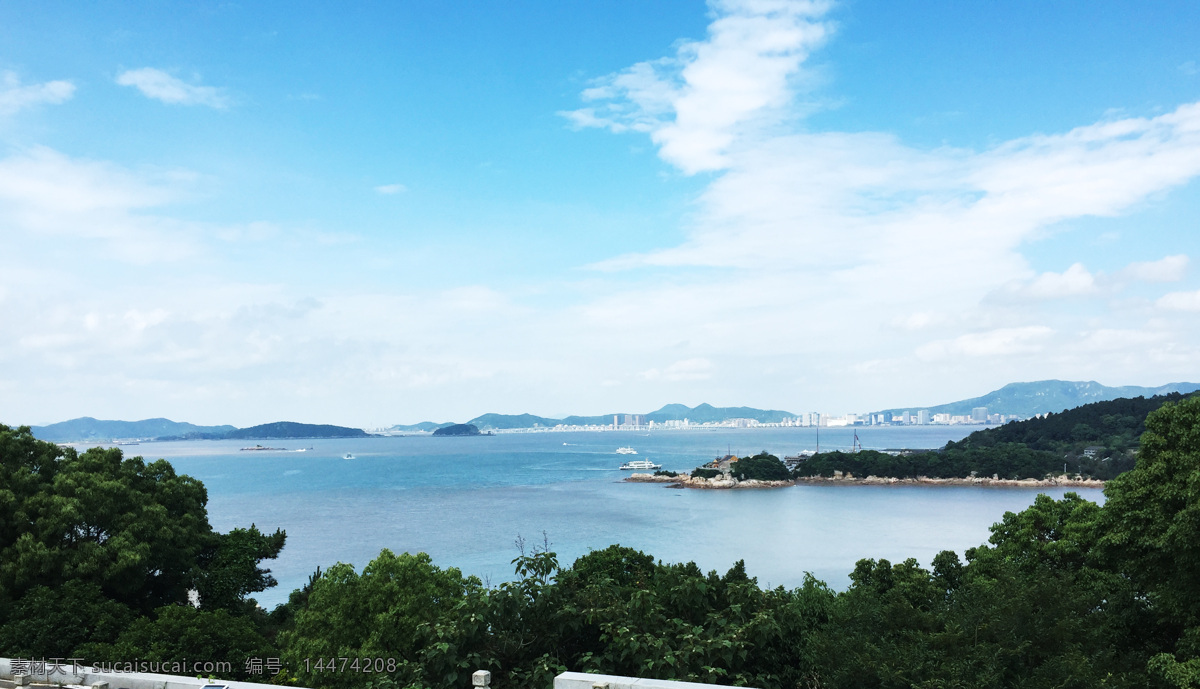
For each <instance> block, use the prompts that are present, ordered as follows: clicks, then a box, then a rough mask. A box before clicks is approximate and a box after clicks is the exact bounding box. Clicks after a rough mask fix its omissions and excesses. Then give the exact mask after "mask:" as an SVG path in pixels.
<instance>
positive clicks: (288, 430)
mask: <svg viewBox="0 0 1200 689" xmlns="http://www.w3.org/2000/svg"><path fill="white" fill-rule="evenodd" d="M225 437H226V438H236V439H239V440H242V439H250V440H253V439H257V438H367V437H370V434H369V433H367V432H366V431H364V430H363V429H361V428H347V427H346V426H331V425H329V424H312V423H296V422H294V421H276V422H275V423H264V424H262V425H260V426H251V427H250V428H239V429H237V430H236V431H230V432H229V433H228V434H226V436H225Z"/></svg>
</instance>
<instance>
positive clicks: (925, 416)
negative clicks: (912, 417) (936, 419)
mask: <svg viewBox="0 0 1200 689" xmlns="http://www.w3.org/2000/svg"><path fill="white" fill-rule="evenodd" d="M917 423H918V424H919V425H921V426H926V425H928V424H929V410H928V409H922V410H921V411H919V412H917Z"/></svg>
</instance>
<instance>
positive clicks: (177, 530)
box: [0, 425, 284, 670]
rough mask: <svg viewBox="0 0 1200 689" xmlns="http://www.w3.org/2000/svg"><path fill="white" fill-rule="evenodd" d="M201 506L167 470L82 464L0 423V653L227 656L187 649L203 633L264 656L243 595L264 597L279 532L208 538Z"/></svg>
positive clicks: (163, 465)
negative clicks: (265, 563) (264, 564)
mask: <svg viewBox="0 0 1200 689" xmlns="http://www.w3.org/2000/svg"><path fill="white" fill-rule="evenodd" d="M207 501H208V495H207V493H206V492H205V489H204V486H203V484H201V483H200V482H199V481H197V480H195V479H193V478H191V477H188V476H180V475H178V474H176V473H175V470H174V469H173V468H172V467H171V465H170V464H169V463H168V462H166V461H164V460H159V461H156V462H151V463H149V464H147V463H146V462H144V461H143V460H142V459H141V458H140V457H135V458H132V459H127V458H124V457H123V456H122V454H121V451H120V450H119V449H103V448H92V449H90V450H88V451H87V452H84V453H82V454H80V453H77V452H76V451H75V450H74V449H71V448H67V449H62V448H59V447H58V446H57V445H53V444H51V443H47V442H43V441H40V440H37V439H35V438H34V437H33V435H32V434H31V433H30V429H29V428H28V427H21V428H17V429H13V428H9V427H8V426H4V425H0V655H4V656H8V657H14V656H15V657H39V658H40V657H60V658H66V657H71V656H73V655H74V656H83V657H87V658H90V659H97V660H101V659H103V660H109V659H116V658H127V657H136V658H140V659H147V660H152V659H159V658H163V659H169V658H173V657H176V654H178V653H191V657H192V658H197V657H202V658H207V659H213V660H216V659H222V658H223V657H224V655H228V654H227V653H226V654H224V655H222V656H215V655H212V654H211V653H210V651H214V649H212V648H210V647H209V646H203V645H201V646H195V645H189V640H193V641H195V640H198V639H199V638H200V637H201V636H204V635H205V633H204V632H202V631H201V630H202V629H204V628H209V629H211V630H212V631H211V633H208V636H209V637H211V639H213V641H212V643H217V644H218V645H223V646H222V648H223V649H224V650H225V651H228V650H229V649H230V644H231V643H234V642H235V640H236V643H238V644H242V645H244V646H245V647H246V648H247V649H249V648H253V649H255V650H265V649H267V648H269V646H270V645H269V643H267V640H266V638H265V637H264V636H263V635H262V633H260V631H259V627H260V626H261V625H260V624H259V623H258V622H257V621H250V618H252V617H255V616H257V617H262V618H265V615H263V614H262V613H261V612H260V611H259V609H258V607H257V605H256V604H255V603H254V601H253V600H252V599H250V598H248V595H249V594H252V593H255V592H259V591H263V590H265V589H266V588H268V587H270V586H274V585H275V580H274V579H273V578H271V576H270V574H269V572H268V571H267V570H263V569H260V568H259V563H260V562H261V561H262V560H263V559H271V558H274V557H276V556H277V555H278V554H279V551H280V549H282V548H283V544H284V534H283V532H281V531H277V532H275V533H274V534H263V533H261V532H259V530H258V529H257V528H254V527H253V526H251V528H249V529H234V530H233V531H231V532H229V533H227V534H221V533H216V532H214V531H213V530H212V528H211V527H210V526H209V523H208V514H207V511H206V509H205V505H206V503H207ZM189 591H196V592H198V595H199V599H200V603H201V605H200V607H199V608H198V609H197V608H193V607H192V606H190V605H188V599H189ZM229 618H237V619H244V620H246V622H245V623H244V624H241V625H240V626H239V624H234V623H230V622H229ZM185 628H186V629H190V630H192V631H193V632H196V633H195V634H189V633H186V632H185V631H184V629H185ZM222 629H224V630H226V631H225V632H220V630H222ZM221 633H224V634H225V635H226V638H227V639H228V640H229V641H228V642H220V641H219V639H220V638H221V637H220V634H221ZM206 643H207V642H206ZM164 644H165V645H164ZM214 652H215V651H214ZM129 654H134V655H129ZM234 655H237V654H236V653H234ZM237 660H238V663H237V665H236V666H235V667H236V668H238V669H239V670H240V669H241V668H242V660H243V658H238V659H237Z"/></svg>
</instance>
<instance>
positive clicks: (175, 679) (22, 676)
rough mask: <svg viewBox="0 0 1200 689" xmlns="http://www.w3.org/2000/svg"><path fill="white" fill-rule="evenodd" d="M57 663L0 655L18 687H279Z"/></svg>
mask: <svg viewBox="0 0 1200 689" xmlns="http://www.w3.org/2000/svg"><path fill="white" fill-rule="evenodd" d="M55 660H58V661H60V662H57V663H54V662H49V661H41V660H40V659H39V661H38V662H37V663H30V661H22V660H20V659H17V660H16V662H15V663H14V660H13V659H10V658H0V679H6V680H10V681H13V682H14V683H15V684H16V685H17V686H18V687H21V686H25V685H29V684H51V685H58V686H63V687H88V688H90V689H226V688H227V689H279V687H277V686H276V685H272V684H257V683H255V682H230V681H225V680H213V681H211V682H210V681H209V680H206V679H202V678H200V677H190V676H186V675H164V674H157V673H153V672H104V671H100V670H99V669H98V668H94V667H91V666H89V665H86V664H83V663H72V662H70V660H69V659H68V660H66V661H62V660H61V659H55ZM491 680H492V674H491V673H490V672H487V671H485V670H480V671H479V672H476V673H474V674H473V675H472V676H471V684H472V686H473V687H474V688H475V689H489V685H490V684H491ZM717 686H720V685H715V684H700V683H698V682H675V681H672V680H666V679H646V678H644V677H621V676H619V675H590V674H587V673H584V672H564V673H562V674H561V675H558V676H557V677H555V678H554V689H714V687H717Z"/></svg>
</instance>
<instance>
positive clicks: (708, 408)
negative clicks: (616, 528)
mask: <svg viewBox="0 0 1200 689" xmlns="http://www.w3.org/2000/svg"><path fill="white" fill-rule="evenodd" d="M628 413H629V412H620V413H615V414H600V415H599V416H568V417H565V418H562V419H554V418H550V417H547V416H534V415H533V414H483V415H481V416H476V417H475V418H473V419H471V420H470V421H467V423H469V424H471V425H472V426H476V427H478V428H480V429H482V430H496V431H499V430H510V429H514V428H534V427H539V426H540V427H543V428H553V427H555V426H557V425H559V424H563V425H567V426H607V425H611V424H612V422H613V417H614V416H615V417H617V419H618V423H622V422H624V420H625V415H626V414H628ZM641 416H643V417H645V419H646V421H653V422H654V423H662V422H664V421H682V420H683V419H688V420H689V421H692V422H694V423H707V422H710V421H724V420H726V419H754V420H756V421H758V422H760V423H777V422H779V421H782V420H783V419H785V418H790V417H794V416H796V415H795V414H793V413H791V412H787V411H780V410H778V409H755V408H753V407H714V406H712V405H711V404H698V405H696V406H694V407H689V406H687V405H685V404H668V405H667V406H665V407H663V408H662V409H659V410H657V411H652V412H650V413H649V414H642V415H641ZM450 425H452V424H450V423H449V422H447V423H434V422H432V421H424V422H422V423H417V424H412V425H409V426H401V425H397V426H392V427H391V429H390V430H393V431H431V430H436V429H438V428H444V427H446V426H450Z"/></svg>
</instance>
